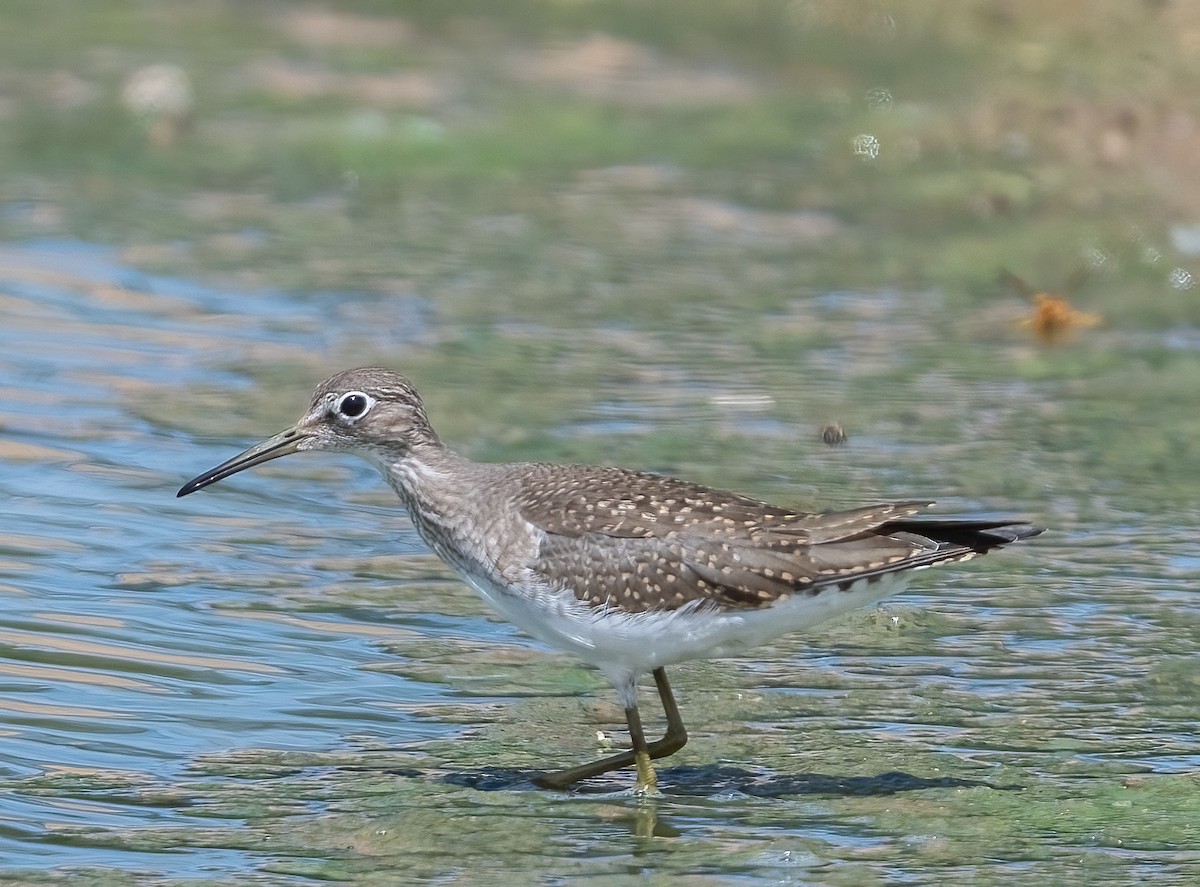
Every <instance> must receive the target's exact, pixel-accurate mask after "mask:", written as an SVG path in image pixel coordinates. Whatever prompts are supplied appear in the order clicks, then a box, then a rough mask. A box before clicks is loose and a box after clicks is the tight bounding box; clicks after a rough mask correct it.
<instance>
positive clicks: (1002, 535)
mask: <svg viewBox="0 0 1200 887" xmlns="http://www.w3.org/2000/svg"><path fill="white" fill-rule="evenodd" d="M558 469H559V466H554V465H546V466H537V470H536V471H534V472H531V473H530V474H529V475H528V477H529V481H530V482H529V484H528V485H527V486H526V487H525V490H524V492H523V495H522V497H521V499H520V501H519V503H518V507H519V509H520V511H521V514H522V516H523V517H524V518H525V519H526V520H528V521H530V522H531V523H532V524H534V525H535V526H537V527H539V528H540V529H542V530H543V531H544V532H545V533H546V536H545V538H544V540H543V542H542V544H541V549H540V551H539V563H538V569H539V571H540V572H541V573H542V574H543V575H544V576H545V578H546V579H547V581H549V582H551V583H552V584H555V585H559V586H564V587H569V588H572V589H574V591H575V593H576V595H577V596H578V597H579V598H580V599H581V600H585V601H588V602H589V603H594V604H597V605H601V604H607V605H609V606H616V607H619V608H621V609H624V610H628V611H631V612H640V611H642V610H649V609H668V610H669V609H675V608H677V607H681V606H683V605H684V604H687V603H689V602H692V601H696V600H703V601H709V602H712V603H714V604H716V605H718V606H722V607H730V608H737V607H757V606H764V605H769V604H770V603H772V602H774V601H777V600H779V599H780V598H781V597H783V596H785V595H789V594H815V593H816V592H817V591H819V590H820V589H821V588H824V587H826V586H829V585H840V586H843V587H849V585H850V584H852V583H853V582H855V581H857V580H858V579H861V578H867V577H872V576H880V575H883V574H885V573H891V572H895V571H898V570H905V569H911V568H916V567H921V566H928V565H929V564H933V563H937V562H940V561H951V560H962V559H965V558H968V557H972V556H974V555H975V554H978V553H981V552H983V551H986V550H988V549H989V548H992V547H995V546H996V545H1001V544H1004V543H1005V542H1008V541H1014V540H1015V538H1021V537H1022V533H1021V531H1019V530H1012V529H1009V530H1004V529H1002V528H1005V527H1009V526H1010V523H1009V522H1004V521H999V522H997V521H990V522H989V521H975V522H953V521H922V520H919V519H908V516H909V515H912V514H915V513H916V512H918V511H920V510H921V509H922V508H924V507H926V505H927V504H928V503H925V502H898V503H890V504H886V505H876V506H869V507H866V508H857V509H853V510H850V511H841V512H831V513H825V514H810V513H803V512H793V511H788V510H787V509H782V508H779V507H776V506H773V505H770V504H768V503H765V502H760V501H758V500H754V499H748V498H746V497H742V496H737V495H735V494H732V493H726V492H723V491H720V490H713V489H710V488H707V487H702V486H699V485H695V484H689V483H686V482H684V481H679V480H676V479H673V478H667V477H661V476H658V475H650V474H640V473H634V472H626V471H621V470H620V469H610V468H595V469H588V470H584V469H580V468H579V467H574V468H572V469H570V470H569V471H567V472H561V473H560V471H559V470H558ZM1024 535H1028V533H1024Z"/></svg>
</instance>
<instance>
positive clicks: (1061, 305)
mask: <svg viewBox="0 0 1200 887" xmlns="http://www.w3.org/2000/svg"><path fill="white" fill-rule="evenodd" d="M1085 277H1086V272H1077V273H1076V274H1074V275H1072V276H1071V279H1070V280H1069V281H1068V282H1067V285H1066V286H1065V287H1064V288H1063V292H1058V293H1054V292H1044V291H1041V290H1036V289H1034V288H1033V287H1031V286H1030V285H1029V284H1027V283H1026V282H1025V281H1024V280H1022V279H1021V278H1019V277H1017V275H1015V274H1013V273H1012V272H1011V271H1002V272H1001V274H1000V281H1001V283H1004V284H1006V285H1007V286H1009V287H1012V288H1013V289H1014V290H1016V291H1017V292H1018V293H1020V294H1021V295H1022V296H1025V297H1026V298H1028V299H1032V300H1033V311H1032V312H1031V313H1030V314H1029V315H1027V316H1026V317H1025V319H1024V320H1022V321H1021V326H1023V327H1028V328H1029V329H1031V330H1033V334H1034V335H1035V336H1037V338H1038V341H1040V342H1042V343H1043V344H1045V345H1059V344H1061V343H1063V342H1066V341H1068V340H1069V339H1070V338H1071V337H1072V336H1073V335H1074V333H1075V332H1076V331H1078V330H1081V329H1087V328H1089V327H1093V326H1097V325H1099V324H1100V323H1101V321H1102V320H1103V318H1102V317H1101V316H1100V315H1099V314H1089V313H1088V312H1086V311H1080V310H1079V309H1077V308H1074V307H1072V305H1071V303H1070V302H1069V301H1067V294H1068V293H1071V292H1073V291H1074V290H1075V289H1076V288H1078V286H1079V285H1080V284H1081V283H1082V282H1083V279H1084V278H1085Z"/></svg>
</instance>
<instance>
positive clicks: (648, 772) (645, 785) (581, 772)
mask: <svg viewBox="0 0 1200 887" xmlns="http://www.w3.org/2000/svg"><path fill="white" fill-rule="evenodd" d="M654 683H655V684H656V685H657V687H658V696H659V698H660V699H661V700H662V705H663V711H664V712H665V713H666V716H667V732H666V733H665V734H664V735H663V737H662V739H658V740H655V741H654V742H650V743H647V742H646V734H645V732H644V731H643V730H642V718H641V714H640V713H639V712H638V707H637V698H636V694H637V689H636V685H634V687H633V688H632V691H631V692H627V693H623V694H622V695H623V696H626V697H628V698H629V700H630V701H629V703H628V704H627V705H626V706H625V721H626V722H627V723H628V724H629V739H630V742H631V744H632V745H633V748H631V749H630V750H629V751H623V752H620V753H619V754H615V755H610V756H609V757H607V758H601V759H600V760H598V761H590V762H589V763H586V764H580V765H578V766H576V767H568V768H567V769H566V770H555V771H554V772H552V773H539V774H538V775H537V776H535V777H534V778H533V783H534V785H538V786H541V787H542V788H553V789H565V788H569V787H570V786H572V785H574V784H575V783H577V782H580V781H581V780H584V779H590V778H591V777H593V776H599V775H600V774H601V773H608V772H609V771H611V770H619V769H621V768H623V767H628V766H629V765H630V764H634V765H636V766H637V773H638V776H637V790H638V791H639V792H643V793H646V792H654V791H656V790H657V787H658V780H657V778H656V776H655V774H654V765H653V764H651V763H650V762H651V761H652V760H655V759H656V758H665V757H666V756H667V755H670V754H674V753H675V752H677V751H679V750H680V749H681V748H683V746H684V744H685V743H686V742H687V728H686V727H684V725H683V720H682V718H680V716H679V706H678V705H676V704H675V697H674V695H672V693H671V685H670V684H669V683H667V673H666V671H665V670H664V669H662V668H656V669H654Z"/></svg>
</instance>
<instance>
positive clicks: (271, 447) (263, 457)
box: [175, 428, 305, 497]
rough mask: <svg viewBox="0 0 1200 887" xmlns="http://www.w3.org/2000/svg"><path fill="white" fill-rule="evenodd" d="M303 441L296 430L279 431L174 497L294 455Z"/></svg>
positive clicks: (207, 473)
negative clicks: (273, 460) (281, 457)
mask: <svg viewBox="0 0 1200 887" xmlns="http://www.w3.org/2000/svg"><path fill="white" fill-rule="evenodd" d="M304 439H305V435H304V434H301V433H300V431H299V430H297V429H296V428H289V429H288V430H287V431H281V432H279V434H277V435H275V436H274V437H272V438H268V439H267V440H264V441H263V442H262V443H260V444H255V445H254V446H252V447H251V448H250V449H248V450H246V451H245V452H244V453H238V455H236V456H234V457H233V458H232V459H228V460H226V461H224V462H222V463H221V464H220V465H218V466H217V467H216V468H210V469H209V470H208V471H206V472H204V473H203V474H201V475H199V476H197V477H193V478H192V479H191V480H189V481H188V482H187V483H186V484H184V485H183V486H182V487H180V488H179V492H178V493H176V494H175V495H176V497H179V496H186V495H187V494H188V493H194V492H196V490H202V489H204V488H205V487H207V486H208V485H209V484H215V483H216V482H217V481H219V480H224V479H225V478H227V477H229V476H230V475H231V474H237V473H238V472H239V471H242V470H243V469H246V468H252V467H254V466H255V465H261V464H262V463H264V462H270V461H271V460H272V459H278V458H279V457H280V456H286V455H287V454H288V453H294V452H296V450H297V449H299V447H300V444H301V442H303V441H304Z"/></svg>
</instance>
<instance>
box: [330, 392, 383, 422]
mask: <svg viewBox="0 0 1200 887" xmlns="http://www.w3.org/2000/svg"><path fill="white" fill-rule="evenodd" d="M374 402H375V401H374V400H373V399H372V398H371V397H369V396H368V395H366V394H363V393H362V392H361V391H351V392H350V393H349V394H343V395H342V396H341V397H340V398H338V402H337V405H336V406H335V407H334V409H336V410H337V411H338V414H339V415H342V416H345V417H346V418H347V419H357V418H358V417H359V416H361V415H363V414H364V413H365V412H366V411H367V410H369V409H371V405H372V404H373V403H374Z"/></svg>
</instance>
